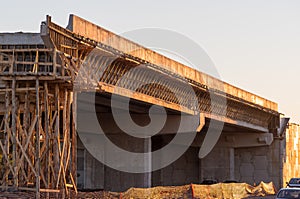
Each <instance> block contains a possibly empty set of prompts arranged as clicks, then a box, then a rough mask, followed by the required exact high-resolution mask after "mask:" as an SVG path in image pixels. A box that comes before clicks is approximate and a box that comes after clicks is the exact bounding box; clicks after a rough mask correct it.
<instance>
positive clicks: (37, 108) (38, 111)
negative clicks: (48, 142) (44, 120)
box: [35, 77, 41, 199]
mask: <svg viewBox="0 0 300 199" xmlns="http://www.w3.org/2000/svg"><path fill="white" fill-rule="evenodd" d="M35 88H36V89H35V92H36V109H35V111H36V117H37V122H36V130H35V131H36V135H35V139H36V140H35V141H36V151H35V167H36V176H35V177H36V198H37V199H39V198H40V188H41V187H40V99H39V79H38V77H37V79H36V83H35Z"/></svg>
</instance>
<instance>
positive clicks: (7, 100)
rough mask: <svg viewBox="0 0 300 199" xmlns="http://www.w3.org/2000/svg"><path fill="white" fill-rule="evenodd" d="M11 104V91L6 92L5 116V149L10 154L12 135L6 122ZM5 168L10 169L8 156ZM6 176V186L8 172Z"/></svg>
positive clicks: (7, 121) (6, 183)
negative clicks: (10, 135)
mask: <svg viewBox="0 0 300 199" xmlns="http://www.w3.org/2000/svg"><path fill="white" fill-rule="evenodd" d="M6 88H8V85H6ZM9 104H10V97H9V91H6V92H5V108H6V112H5V118H4V132H5V143H4V144H5V145H4V150H5V151H6V154H9V148H10V146H9V145H10V141H9V140H10V137H9V133H8V131H9V129H8V128H9V126H8V125H6V124H9V115H10V108H9ZM4 163H5V169H6V171H7V170H8V165H10V163H9V159H8V157H7V158H6V160H5V162H4ZM4 178H5V186H7V185H8V174H6V172H5V175H4Z"/></svg>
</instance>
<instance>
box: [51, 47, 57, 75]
mask: <svg viewBox="0 0 300 199" xmlns="http://www.w3.org/2000/svg"><path fill="white" fill-rule="evenodd" d="M56 54H57V52H56V49H55V48H54V49H53V60H52V61H53V75H56V70H57V69H56V67H57V64H56Z"/></svg>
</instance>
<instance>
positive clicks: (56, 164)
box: [53, 84, 60, 189]
mask: <svg viewBox="0 0 300 199" xmlns="http://www.w3.org/2000/svg"><path fill="white" fill-rule="evenodd" d="M55 99H56V101H55V111H56V113H57V114H56V120H55V129H54V139H53V142H54V146H53V153H54V154H53V163H54V172H55V180H56V185H57V184H58V182H59V178H58V173H59V167H60V158H59V156H60V154H59V145H60V138H59V134H60V132H59V120H60V95H59V85H58V84H56V85H55ZM55 188H56V189H57V188H58V186H55Z"/></svg>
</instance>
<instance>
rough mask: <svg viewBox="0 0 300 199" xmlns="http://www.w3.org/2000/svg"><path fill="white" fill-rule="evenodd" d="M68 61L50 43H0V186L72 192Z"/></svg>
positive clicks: (71, 106) (72, 99) (73, 151)
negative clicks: (50, 46)
mask: <svg viewBox="0 0 300 199" xmlns="http://www.w3.org/2000/svg"><path fill="white" fill-rule="evenodd" d="M24 34H26V33H24ZM23 36H24V35H23ZM25 36H26V35H25ZM38 36H39V35H38ZM67 62H68V63H67ZM72 63H73V64H75V62H74V61H73V60H72ZM70 64H71V60H70V58H67V57H66V56H65V55H64V54H63V53H60V52H59V51H57V50H56V49H55V48H54V49H49V48H46V47H45V46H44V45H15V44H13V45H1V44H0V74H1V75H0V100H1V101H0V138H1V142H0V150H1V152H2V153H1V154H2V158H1V161H2V162H1V168H0V169H1V171H0V185H1V188H2V190H7V189H13V190H32V191H36V193H37V195H36V197H37V198H38V197H40V192H48V193H50V192H54V193H57V194H63V195H64V194H69V190H68V189H69V188H73V189H74V190H75V191H77V190H76V175H77V171H76V164H77V161H76V158H77V155H76V150H77V149H76V145H77V143H76V137H77V135H76V130H75V117H74V115H75V110H76V106H75V104H76V103H75V102H76V100H75V98H76V94H74V93H73V91H72V81H71V79H72V77H71V75H70V74H71V73H70V70H68V67H70ZM63 195H58V196H59V197H61V196H63ZM48 196H49V194H48Z"/></svg>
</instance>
